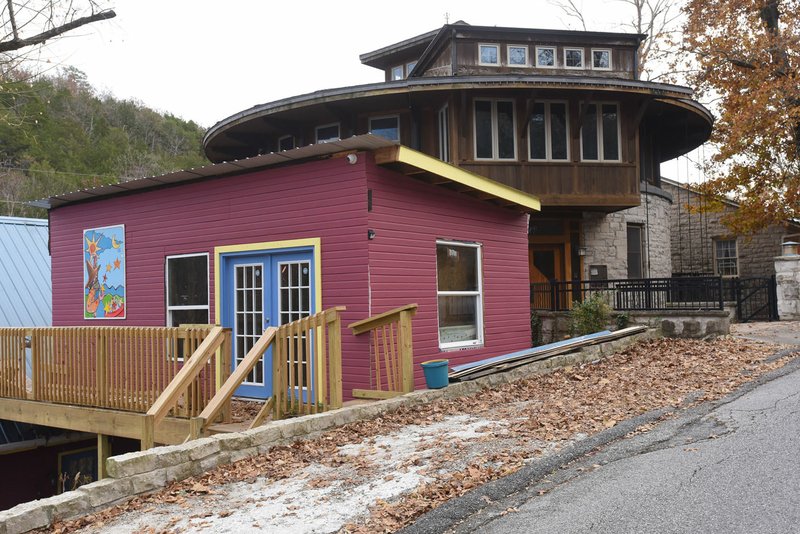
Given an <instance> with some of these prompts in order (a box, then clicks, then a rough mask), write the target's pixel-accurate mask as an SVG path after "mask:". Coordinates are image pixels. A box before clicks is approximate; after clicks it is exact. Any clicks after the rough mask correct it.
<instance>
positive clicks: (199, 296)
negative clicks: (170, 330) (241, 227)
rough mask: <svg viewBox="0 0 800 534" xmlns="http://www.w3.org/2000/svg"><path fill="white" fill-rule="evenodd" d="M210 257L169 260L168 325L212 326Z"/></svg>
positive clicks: (166, 277) (183, 256)
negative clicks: (209, 296)
mask: <svg viewBox="0 0 800 534" xmlns="http://www.w3.org/2000/svg"><path fill="white" fill-rule="evenodd" d="M208 258H209V256H208V253H207V252H203V253H198V254H180V255H175V256H167V257H166V260H165V266H164V286H165V293H166V301H167V302H166V308H167V326H180V325H182V324H209V322H210V319H209V315H208V313H209V310H208V284H209V280H208Z"/></svg>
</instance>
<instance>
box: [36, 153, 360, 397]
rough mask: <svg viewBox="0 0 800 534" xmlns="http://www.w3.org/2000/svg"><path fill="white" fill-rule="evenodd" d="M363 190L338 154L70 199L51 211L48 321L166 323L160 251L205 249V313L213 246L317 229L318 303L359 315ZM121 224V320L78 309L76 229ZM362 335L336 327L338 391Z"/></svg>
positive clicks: (352, 378)
mask: <svg viewBox="0 0 800 534" xmlns="http://www.w3.org/2000/svg"><path fill="white" fill-rule="evenodd" d="M366 222H367V192H366V180H365V174H364V164H363V163H361V164H357V165H349V164H347V163H346V162H345V160H343V159H332V160H327V161H319V162H312V163H307V164H303V165H295V166H291V167H285V168H281V169H268V170H262V171H258V172H253V173H249V174H245V175H241V176H236V177H228V178H222V179H212V180H206V181H201V182H192V183H188V184H183V185H179V186H174V187H168V188H162V189H158V190H153V191H146V192H142V193H138V194H131V195H126V196H118V197H113V198H108V199H104V200H99V201H95V202H88V203H83V204H75V205H71V206H66V207H63V208H60V209H55V210H53V211H52V212H51V226H50V228H51V253H52V265H53V269H52V277H53V324H55V325H96V326H99V325H101V324H108V325H118V326H122V325H129V326H163V325H164V324H166V310H165V296H164V264H165V257H166V256H169V255H174V254H186V253H195V252H208V253H209V255H210V257H211V258H212V260H211V265H210V271H211V272H210V273H209V275H210V284H209V292H210V304H211V310H210V316H211V319H212V321H213V319H214V309H213V307H214V295H213V292H214V282H213V280H214V273H213V268H214V266H213V253H214V247H215V246H222V245H234V244H244V243H255V242H267V241H282V240H288V239H303V238H312V237H319V238H320V239H321V249H322V305H323V308H328V307H332V306H346V307H347V311H346V312H345V313H344V315H343V322H344V323H345V324H348V323H349V322H352V321H355V320H359V319H363V318H365V317H367V313H368V308H367V300H368V293H367V292H368V288H367V283H366V280H367V239H366ZM113 224H125V237H126V244H125V246H126V257H127V270H128V271H127V297H128V303H127V304H128V306H127V308H128V309H127V319H125V320H105V321H104V320H96V321H87V320H84V319H83V314H82V293H83V291H82V285H83V270H82V269H83V266H82V263H81V262H82V257H83V256H82V249H81V246H82V239H83V238H82V232H83V230H84V229H86V228H92V227H99V226H107V225H113ZM345 333H346V332H345ZM366 343H367V340H364V339H361V338H355V337H354V336H351V335H344V336H343V347H342V349H343V353H344V354H345V355H346V357H345V361H344V362H343V366H344V373H343V374H344V380H345V383H344V387H345V394H346V395H347V394H349V393H350V390H351V389H352V388H354V387H364V385H365V384H366V383H367V382H368V379H367V372H368V370H365V369H360V368H359V367H358V366H359V363H358V362H359V361H361V358H358V357H357V354H358V353H359V352H360V351H361V352H363V351H364V350H368V349H367V348H366V347H367V344H366Z"/></svg>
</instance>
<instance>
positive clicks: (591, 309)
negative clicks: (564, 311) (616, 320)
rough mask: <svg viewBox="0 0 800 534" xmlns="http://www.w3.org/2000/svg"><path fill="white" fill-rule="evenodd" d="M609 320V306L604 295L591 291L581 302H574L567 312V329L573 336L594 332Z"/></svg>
mask: <svg viewBox="0 0 800 534" xmlns="http://www.w3.org/2000/svg"><path fill="white" fill-rule="evenodd" d="M610 320H611V307H610V306H609V305H608V302H606V298H605V295H603V294H602V293H593V294H592V295H591V296H590V297H588V298H586V299H584V301H583V302H579V303H576V304H575V305H574V306H573V308H572V311H570V312H569V330H570V333H571V334H572V335H573V336H583V335H586V334H594V333H595V332H599V331H601V330H604V329H605V328H606V325H607V324H608V323H609V321H610Z"/></svg>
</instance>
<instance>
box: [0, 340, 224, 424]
mask: <svg viewBox="0 0 800 534" xmlns="http://www.w3.org/2000/svg"><path fill="white" fill-rule="evenodd" d="M210 331H211V327H210V326H203V327H191V328H184V327H171V328H155V327H153V328H148V327H105V326H101V327H55V328H29V329H23V328H1V329H0V397H3V398H16V399H21V400H36V401H45V402H52V403H57V404H70V405H73V406H87V407H93V408H107V409H114V410H123V411H132V412H146V411H147V410H148V409H149V408H150V406H151V405H152V404H153V403H154V402H155V400H156V399H157V398H158V396H159V395H160V394H161V392H162V391H163V390H164V389H165V388H166V387H167V385H168V384H169V383H170V382H171V381H172V380H173V379H174V378H175V376H176V375H177V374H178V372H179V371H180V370H181V369H182V368H183V366H184V358H183V357H184V355H185V357H186V358H188V357H189V356H190V355H191V354H192V353H194V352H195V350H196V349H197V348H198V346H200V345H201V343H202V341H203V340H204V339H205V338H206V336H208V334H209V332H210ZM26 345H28V346H29V347H30V360H31V368H32V373H31V376H30V377H27V376H26V374H25V347H26ZM220 357H223V358H225V360H226V362H227V360H229V358H227V357H226V356H224V355H221V356H220ZM216 358H217V354H216V353H215V354H214V355H212V357H211V358H210V359H209V361H207V362H206V364H205V365H204V366H203V367H202V369H200V370H199V373H198V374H197V376H196V378H195V380H193V381H192V383H191V384H190V385H189V390H188V392H187V395H186V398H185V399H184V400H183V401H182V402H180V403H179V404H178V405H176V406H175V409H174V412H173V415H176V416H184V417H191V416H193V415H197V414H199V413H200V411H202V409H203V407H204V406H205V404H206V403H207V402H208V401H209V400H210V399H211V398H212V397H213V396H214V394H215V392H216V388H217V385H218V383H220V382H221V381H222V380H224V379H226V378H227V374H226V371H225V369H226V365H225V363H224V362H222V365H217V364H218V362H217V361H216ZM218 370H219V371H218ZM218 372H220V373H222V375H221V376H217V374H218Z"/></svg>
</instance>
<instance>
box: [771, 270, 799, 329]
mask: <svg viewBox="0 0 800 534" xmlns="http://www.w3.org/2000/svg"><path fill="white" fill-rule="evenodd" d="M774 261H775V281H776V282H777V284H778V291H777V293H778V317H779V318H780V320H781V321H797V320H800V256H796V255H795V256H779V257H777V258H775V259H774Z"/></svg>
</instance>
